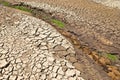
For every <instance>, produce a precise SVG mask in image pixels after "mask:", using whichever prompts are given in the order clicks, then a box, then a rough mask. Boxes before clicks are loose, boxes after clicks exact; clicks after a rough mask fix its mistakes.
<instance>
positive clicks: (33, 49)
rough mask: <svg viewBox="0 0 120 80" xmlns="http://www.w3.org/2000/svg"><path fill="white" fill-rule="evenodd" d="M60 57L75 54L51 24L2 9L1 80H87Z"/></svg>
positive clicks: (0, 19) (0, 16)
mask: <svg viewBox="0 0 120 80" xmlns="http://www.w3.org/2000/svg"><path fill="white" fill-rule="evenodd" d="M57 53H62V54H65V55H66V54H73V55H74V54H75V51H74V48H73V47H72V44H71V43H70V42H69V41H68V40H66V39H65V38H64V37H63V36H62V35H61V34H60V33H58V32H57V31H56V30H55V29H54V28H53V27H52V26H50V25H49V24H47V23H45V22H44V21H42V20H40V19H36V18H34V17H31V16H27V15H24V14H20V13H17V11H14V10H12V9H8V8H6V7H2V6H0V80H84V79H83V78H82V77H81V75H80V71H78V70H77V69H75V67H74V66H73V65H72V64H71V63H70V62H68V61H67V60H65V59H60V58H57V57H54V55H53V54H57Z"/></svg>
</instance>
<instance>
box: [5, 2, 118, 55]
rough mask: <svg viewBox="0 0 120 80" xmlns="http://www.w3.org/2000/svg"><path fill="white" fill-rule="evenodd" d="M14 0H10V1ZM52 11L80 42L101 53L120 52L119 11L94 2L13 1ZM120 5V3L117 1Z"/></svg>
mask: <svg viewBox="0 0 120 80" xmlns="http://www.w3.org/2000/svg"><path fill="white" fill-rule="evenodd" d="M7 1H9V0H7ZM10 1H11V0H10ZM12 1H14V2H23V3H24V4H27V5H31V6H32V7H37V8H39V9H43V10H46V11H47V12H53V15H56V16H59V17H61V18H64V20H65V21H66V22H68V23H70V24H71V26H72V27H68V28H67V29H68V30H70V31H71V32H74V33H75V34H77V35H78V37H79V39H80V41H82V42H83V43H84V44H87V45H88V46H89V47H91V48H94V49H96V50H98V51H106V52H110V53H117V54H119V52H120V34H119V33H120V27H119V26H120V15H119V14H120V10H119V9H116V8H110V7H106V6H104V5H101V4H97V3H95V2H92V1H91V0H34V1H33V0H12ZM118 3H119V2H118Z"/></svg>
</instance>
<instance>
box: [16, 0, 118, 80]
mask: <svg viewBox="0 0 120 80" xmlns="http://www.w3.org/2000/svg"><path fill="white" fill-rule="evenodd" d="M14 1H15V0H14ZM37 1H39V0H37ZM43 1H44V0H43ZM61 1H62V0H61ZM20 2H21V0H20ZM24 4H27V5H31V6H32V7H37V8H38V9H43V7H44V10H45V11H47V12H48V13H51V14H52V15H53V16H55V17H56V18H61V19H62V20H63V21H65V22H66V23H70V27H69V26H67V27H66V29H67V30H68V31H69V32H72V33H74V34H75V35H77V36H79V40H80V41H82V40H84V37H82V34H81V33H80V34H77V33H76V31H77V29H74V28H72V27H73V26H74V27H75V26H76V23H77V22H75V24H71V23H72V21H75V20H74V18H76V17H75V16H76V14H74V12H72V11H70V10H67V11H66V10H65V9H63V8H60V7H59V6H58V7H56V8H54V7H53V6H50V5H48V4H43V3H42V4H41V3H40V5H39V4H38V5H37V6H36V4H37V3H35V2H29V1H27V0H26V1H24ZM34 4H35V5H34ZM63 5H64V4H63ZM51 7H52V8H51ZM73 7H74V6H73ZM49 8H50V10H48V9H49ZM71 9H72V8H71ZM53 11H55V12H54V13H53ZM64 11H66V12H64ZM59 13H60V14H59ZM61 13H62V14H61ZM63 13H65V14H63ZM71 15H72V16H73V17H74V18H73V17H72V16H71ZM63 17H65V18H63ZM70 17H72V18H73V20H71V19H70ZM69 19H70V20H69ZM76 19H77V18H76ZM83 22H85V23H82V25H83V24H84V26H85V25H86V23H88V22H86V21H84V20H83ZM88 24H90V23H88ZM78 26H79V24H78V25H77V27H78ZM80 28H81V27H80ZM85 30H86V29H85ZM118 30H119V28H118ZM78 32H79V31H78ZM94 34H96V33H94ZM87 35H88V36H85V37H86V38H89V35H91V34H90V33H88V34H87ZM81 37H82V39H80V38H81ZM91 37H92V36H91ZM99 38H101V36H99ZM102 39H103V42H104V43H106V42H107V43H108V44H109V43H110V44H111V42H109V40H105V39H104V38H102ZM118 39H119V38H118ZM85 40H87V39H85ZM90 40H91V38H90ZM91 41H93V40H91ZM82 42H83V43H82V44H87V46H89V47H91V48H93V46H94V47H95V48H93V49H97V50H100V49H102V50H100V51H104V50H105V51H108V52H109V50H110V49H108V50H106V48H109V47H111V46H108V45H107V47H106V48H105V47H104V48H103V47H100V46H98V47H100V48H98V47H96V43H98V42H99V40H98V42H96V43H95V45H89V42H87V43H86V41H82ZM84 42H85V43H84ZM91 44H92V43H91ZM97 45H98V44H97ZM105 45H106V44H104V45H103V43H102V45H101V46H105ZM58 49H61V46H58ZM67 49H68V48H67ZM67 49H66V50H67ZM112 49H113V50H112V51H113V53H116V54H118V52H119V51H118V50H119V49H118V50H116V48H115V49H114V48H112ZM55 50H56V48H55ZM63 50H64V49H63V47H62V51H63ZM58 51H59V50H58ZM114 51H115V52H114ZM62 53H65V52H64V51H63V52H61V51H60V53H58V54H57V55H56V54H55V56H58V57H61V58H62V59H63V58H65V59H66V60H68V61H69V62H72V65H74V66H75V68H76V69H77V70H80V71H81V76H83V77H85V78H86V80H96V79H98V80H110V79H109V78H108V77H107V75H105V73H104V72H102V68H100V67H99V66H97V65H96V64H95V62H94V61H92V60H91V59H89V57H87V56H85V55H84V54H83V52H81V51H78V52H75V55H73V54H71V56H72V58H71V57H70V56H66V55H68V54H69V53H65V54H63V55H62ZM77 53H78V55H77V56H79V57H78V59H79V60H77V61H76V59H75V58H76V57H75V56H76V54H77ZM63 56H64V57H63ZM83 56H84V57H83ZM85 58H87V59H85ZM72 60H73V61H72ZM76 62H77V63H76ZM82 62H83V64H84V65H83V64H82V65H81V64H80V63H82ZM85 63H86V64H85ZM76 66H77V67H76ZM86 66H88V67H86ZM93 66H96V67H98V68H100V69H98V68H96V67H93ZM89 68H90V69H89ZM90 71H91V73H90ZM82 72H84V73H82ZM87 72H88V73H87ZM96 73H97V75H95V74H96ZM100 73H103V75H104V76H103V75H101V74H100ZM90 76H91V78H90ZM72 78H73V76H72ZM72 78H71V79H70V80H74V79H72ZM46 79H48V77H47V78H46ZM67 79H68V78H67ZM50 80H51V79H50ZM75 80H77V78H76V79H75ZM116 80H117V79H116Z"/></svg>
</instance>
